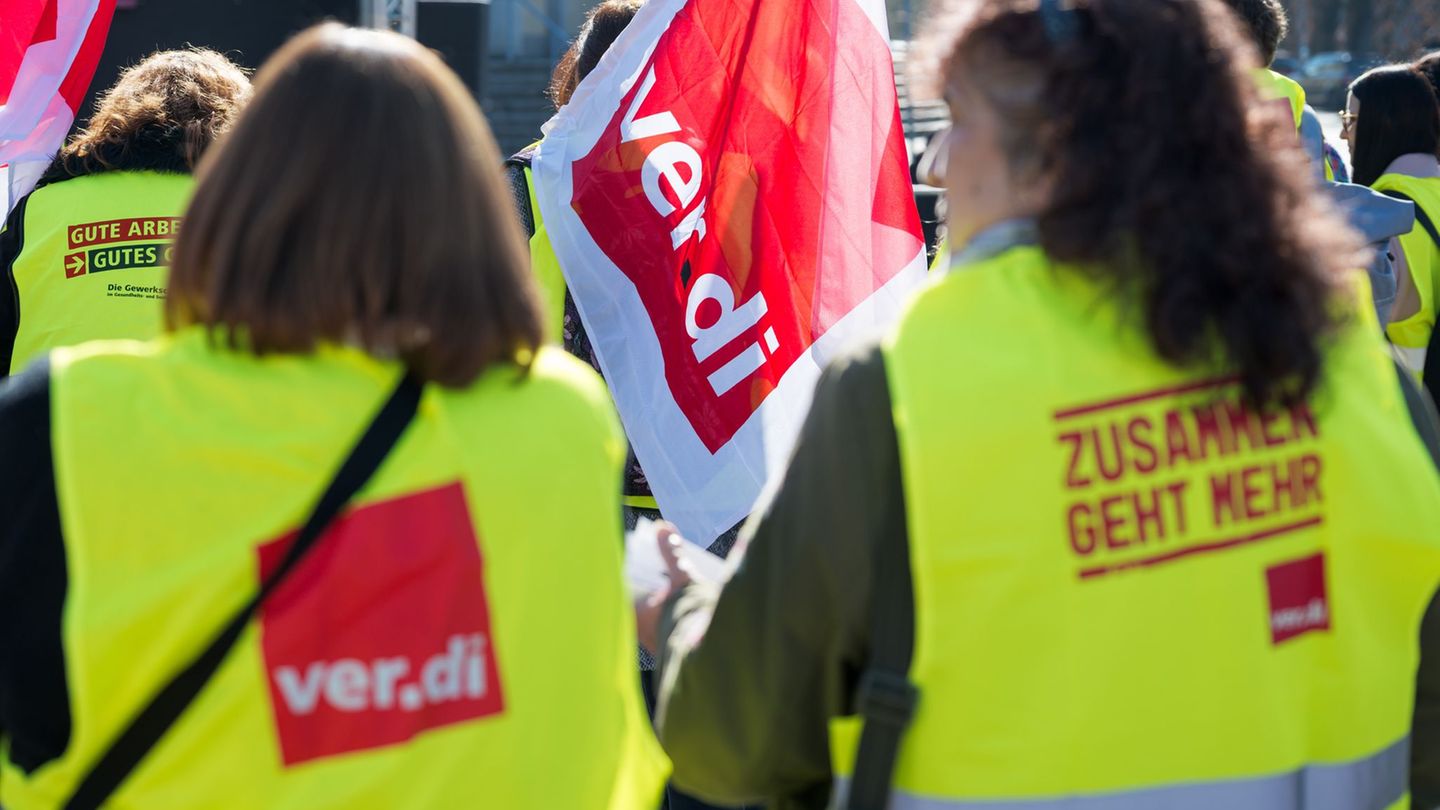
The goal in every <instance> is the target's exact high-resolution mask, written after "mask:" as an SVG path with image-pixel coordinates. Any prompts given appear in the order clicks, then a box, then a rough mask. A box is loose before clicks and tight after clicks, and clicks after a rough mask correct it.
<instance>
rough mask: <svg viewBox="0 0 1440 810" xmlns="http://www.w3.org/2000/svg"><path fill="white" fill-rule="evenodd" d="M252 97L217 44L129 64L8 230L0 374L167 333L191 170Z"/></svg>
mask: <svg viewBox="0 0 1440 810" xmlns="http://www.w3.org/2000/svg"><path fill="white" fill-rule="evenodd" d="M249 97H250V80H249V78H247V77H246V75H245V73H244V72H243V71H242V70H241V69H240V68H238V67H236V66H235V65H234V64H232V63H231V62H230V60H228V59H226V58H225V57H223V56H221V55H220V54H218V53H215V52H214V51H210V50H205V49H203V48H192V49H190V50H183V51H162V52H159V53H155V54H152V55H151V56H149V57H147V58H146V59H145V60H144V61H142V62H140V63H139V64H137V65H135V66H134V67H131V68H129V69H127V70H126V71H125V72H124V73H123V74H121V76H120V80H119V81H118V82H117V83H116V84H115V86H114V87H112V88H110V90H109V91H108V92H106V93H105V94H104V95H103V96H101V97H100V100H99V101H98V102H97V104H96V110H95V115H94V116H93V117H92V118H91V119H90V124H89V126H87V127H86V128H85V129H84V130H83V131H81V132H80V133H79V134H77V135H76V136H75V137H74V138H72V139H71V140H70V142H69V143H68V144H66V145H65V148H63V149H61V150H60V154H59V155H57V156H56V158H55V161H54V162H53V163H52V164H51V165H50V168H49V169H47V170H46V172H45V174H44V175H43V176H42V177H41V178H40V182H39V184H38V186H37V188H36V190H35V191H34V192H32V193H31V194H29V195H27V196H26V197H25V198H23V199H21V200H20V201H19V202H18V203H16V205H15V208H14V209H13V211H12V212H11V214H10V218H9V220H8V221H7V222H6V223H5V228H4V231H3V233H0V268H3V272H4V275H5V277H6V280H7V281H8V282H9V283H8V285H7V286H9V288H10V290H11V291H13V294H11V295H0V377H4V376H5V375H7V374H9V373H10V372H11V371H12V370H19V369H20V368H22V367H24V365H25V364H26V363H28V362H29V361H30V360H32V359H34V358H36V357H39V356H41V355H43V354H45V352H47V351H49V350H50V349H54V348H57V347H60V346H72V345H74V344H77V343H81V342H84V341H86V340H97V339H102V338H137V339H144V338H150V337H154V336H155V335H156V334H157V333H158V332H159V331H160V312H161V304H160V303H159V299H163V298H164V297H165V277H166V272H167V271H166V268H167V267H168V265H169V264H170V252H171V245H172V244H173V241H174V238H175V232H176V230H177V229H178V227H179V224H180V211H181V209H182V208H184V207H185V201H186V199H187V198H188V197H189V196H190V191H191V188H192V187H193V185H194V182H193V180H192V179H191V177H190V174H191V172H192V171H193V170H194V169H195V165H196V164H197V163H198V162H199V161H200V158H201V156H202V155H204V154H205V151H206V150H207V149H209V148H210V145H211V144H212V143H214V142H215V140H216V139H218V138H219V137H220V135H221V134H223V133H224V132H225V131H226V130H227V129H229V127H230V125H231V123H233V122H234V120H235V116H236V115H238V114H239V112H240V108H241V107H242V106H244V104H245V101H246V100H247V99H249Z"/></svg>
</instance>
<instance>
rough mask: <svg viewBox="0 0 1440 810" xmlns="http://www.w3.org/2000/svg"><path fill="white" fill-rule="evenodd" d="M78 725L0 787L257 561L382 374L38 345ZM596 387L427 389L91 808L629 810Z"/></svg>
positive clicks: (70, 764)
mask: <svg viewBox="0 0 1440 810" xmlns="http://www.w3.org/2000/svg"><path fill="white" fill-rule="evenodd" d="M52 358H53V360H52V363H53V365H52V381H51V397H52V413H53V431H54V434H53V446H54V453H55V467H56V470H57V480H56V490H57V495H58V498H59V504H60V512H61V516H62V523H63V525H64V529H65V542H66V558H67V560H66V561H67V570H68V572H69V586H68V587H69V590H68V594H67V602H66V605H65V622H64V631H63V639H64V646H65V654H66V661H67V662H68V675H69V684H68V686H69V693H70V698H71V707H72V712H73V716H74V718H75V722H74V731H73V735H72V737H71V739H70V745H69V748H68V749H67V750H66V752H65V754H64V756H63V757H62V758H61V759H59V760H57V761H55V762H52V763H49V764H47V765H45V766H43V767H41V768H40V769H38V770H37V771H36V772H35V773H33V774H29V775H27V774H24V773H22V772H20V771H19V770H18V769H16V768H15V767H14V766H13V765H11V764H9V763H8V762H6V763H5V765H4V772H3V775H0V803H3V804H4V805H5V807H7V808H9V810H40V809H41V808H44V809H45V810H53V808H55V807H58V806H59V805H60V803H61V802H62V801H63V800H64V798H65V797H66V796H67V795H68V794H69V792H70V791H71V790H72V789H73V787H74V786H75V784H76V782H77V780H78V779H79V778H80V777H81V775H82V774H83V773H84V772H85V771H86V769H87V768H88V767H89V766H90V764H91V763H92V762H94V761H95V759H96V757H97V756H98V755H99V753H100V752H101V751H102V750H103V749H104V748H105V746H106V745H107V744H108V743H109V742H110V741H111V739H112V738H113V737H114V735H115V734H116V733H117V732H118V731H119V729H120V728H121V727H122V726H123V724H124V723H125V722H126V721H127V720H128V719H129V718H130V717H131V716H132V714H133V713H134V712H135V711H137V709H138V708H139V707H140V706H141V705H142V704H144V703H145V702H146V701H147V700H148V699H149V698H150V697H151V694H152V692H153V691H154V690H155V689H156V688H157V686H158V685H159V684H162V683H164V682H166V680H167V679H168V678H169V677H170V676H171V675H172V674H173V672H174V671H175V670H176V668H177V666H179V665H181V664H182V663H184V662H186V661H188V660H189V659H190V657H191V656H192V655H194V654H195V653H196V652H197V651H198V650H199V649H200V648H201V646H202V645H203V644H204V643H205V642H206V641H207V640H208V639H209V638H210V636H211V634H213V633H214V632H215V631H216V629H217V628H218V627H220V626H221V624H222V622H224V621H225V620H226V619H227V618H228V617H229V616H230V615H231V614H232V612H233V611H234V610H235V609H236V608H237V607H238V606H239V605H240V604H241V603H242V600H244V599H246V598H248V597H249V596H250V595H251V594H253V593H254V592H255V590H256V588H257V582H258V578H259V572H261V571H262V570H268V566H270V565H273V564H275V562H276V561H277V560H278V555H279V554H280V552H281V551H283V549H284V547H285V543H287V542H288V539H289V538H290V537H291V536H293V532H294V531H295V530H296V528H297V527H298V525H299V524H300V523H301V522H302V521H303V520H304V519H305V518H306V516H307V515H308V513H309V511H310V509H311V507H312V504H313V501H314V499H315V498H317V497H318V496H319V493H320V492H321V491H322V490H323V489H324V487H325V486H326V485H327V483H328V479H329V477H330V476H331V475H333V471H334V470H335V468H336V467H337V466H338V465H339V462H340V461H341V460H342V457H343V456H344V454H345V453H346V452H347V451H348V450H349V449H350V446H351V445H352V444H353V442H354V441H355V438H356V436H358V435H359V433H360V431H361V430H362V429H363V428H364V426H365V425H366V424H367V422H368V421H369V420H370V419H371V418H372V416H373V414H374V413H375V411H376V410H377V409H378V407H379V405H380V403H381V402H382V401H383V400H384V398H385V396H386V394H387V393H388V391H389V390H390V389H391V388H392V387H393V386H394V384H395V381H396V379H397V377H398V374H399V372H398V369H397V367H396V365H395V364H394V363H390V362H379V361H376V360H374V359H371V358H370V357H368V356H366V355H365V354H363V353H361V352H359V351H356V350H352V349H346V348H325V349H322V350H319V351H317V352H316V353H315V354H314V355H311V356H294V355H273V356H269V357H266V358H254V357H251V356H248V355H243V354H237V353H232V352H226V351H223V350H220V349H216V348H213V347H211V346H210V345H209V344H208V342H207V340H206V337H205V336H204V335H203V334H201V333H200V332H199V331H196V330H186V331H182V332H180V333H177V334H176V335H173V336H167V337H163V338H160V339H157V340H155V341H152V342H150V343H130V342H107V343H95V344H90V345H87V346H83V347H78V348H74V349H66V350H61V351H57V352H55V353H54V354H53V355H52ZM623 460H624V443H623V442H622V440H621V434H620V429H619V425H618V424H617V422H616V420H615V417H614V412H613V410H612V408H611V405H610V403H609V398H608V397H607V395H606V392H605V388H604V385H603V384H602V383H601V381H600V380H599V378H598V376H596V375H595V374H594V373H593V372H591V371H590V370H589V369H588V368H585V367H584V365H583V364H582V363H580V362H579V361H576V360H574V359H573V358H569V357H567V356H565V355H564V354H563V353H562V352H560V351H559V350H557V349H548V348H547V349H542V350H541V351H540V353H539V355H538V357H537V359H536V362H535V364H534V367H533V369H532V370H531V372H530V374H529V376H528V377H527V378H523V379H517V374H516V373H515V372H514V371H513V370H512V369H510V368H508V367H507V368H497V369H493V370H491V371H488V372H486V373H485V374H484V375H483V376H482V377H481V378H480V380H479V381H477V382H476V383H474V384H472V385H471V386H469V387H467V388H465V389H462V390H452V389H445V388H441V387H439V386H434V385H432V386H429V387H427V388H426V390H425V392H424V396H423V399H422V401H421V404H420V409H419V412H418V414H417V416H416V418H415V421H414V423H412V424H411V425H410V427H409V429H408V430H407V432H406V434H405V435H404V436H403V437H402V438H401V440H400V442H399V444H398V445H397V447H396V448H395V450H394V451H393V453H392V454H391V456H390V457H389V458H388V459H387V460H386V462H385V464H384V465H383V466H382V467H381V468H380V469H379V471H378V473H377V474H376V476H375V477H374V478H373V479H372V481H371V483H370V484H369V485H368V486H367V487H366V488H365V489H364V490H362V492H361V493H360V495H359V496H358V497H357V499H356V502H355V504H354V505H352V507H351V508H350V509H349V510H347V513H346V515H345V516H343V518H342V521H341V522H340V523H338V524H336V526H335V527H333V528H332V530H331V531H330V532H329V533H327V535H326V537H325V538H324V539H323V540H322V541H321V545H320V546H319V547H317V548H316V549H315V550H314V551H313V552H312V555H311V556H310V557H309V558H307V561H306V563H305V564H304V565H303V566H302V568H301V569H299V570H297V571H296V572H295V574H294V577H293V579H292V580H291V582H290V584H289V585H287V586H285V587H282V589H281V590H280V591H277V593H276V594H275V598H274V600H273V601H272V602H270V603H269V605H268V607H266V608H265V609H264V611H262V615H261V616H260V617H259V618H258V619H257V621H255V622H253V623H252V625H251V627H250V628H248V629H247V631H246V633H245V635H244V636H243V637H242V638H241V640H240V642H239V643H238V645H237V646H236V648H235V650H234V651H232V652H231V654H230V656H229V658H228V659H227V660H226V661H225V663H224V665H223V666H222V667H221V669H220V670H219V672H218V673H217V674H216V676H215V678H214V680H212V681H211V682H210V683H209V684H208V686H207V687H206V689H205V691H204V692H202V693H201V694H200V696H199V697H198V698H197V700H196V702H195V704H194V705H192V706H191V708H190V709H189V711H188V712H186V714H185V715H184V716H182V717H181V718H180V720H179V722H178V723H177V724H176V725H175V726H174V728H172V729H171V730H170V733H169V734H168V735H167V736H166V737H165V738H164V739H163V740H162V741H161V742H160V744H159V746H158V747H157V748H156V749H155V750H154V751H152V752H151V754H150V756H149V758H148V759H147V760H146V761H145V762H144V763H143V764H142V765H141V767H140V768H139V770H137V771H136V772H135V774H134V775H133V776H132V777H131V778H130V780H129V781H127V782H126V783H125V784H124V785H123V786H122V787H121V788H120V790H119V792H118V793H117V794H116V796H115V798H114V799H113V801H112V802H110V803H109V804H108V805H107V807H111V808H121V809H123V808H134V809H135V810H190V809H191V808H201V807H203V808H221V809H222V810H223V809H224V808H255V807H266V808H293V809H294V810H301V809H302V808H303V809H304V810H320V809H321V808H351V809H361V808H377V810H378V809H379V808H384V810H394V808H447V809H448V808H466V807H473V808H532V807H533V808H602V809H605V810H622V809H623V810H649V808H653V807H654V806H655V804H656V803H657V802H658V801H659V795H660V789H661V785H662V783H663V782H664V779H665V776H666V773H667V771H668V763H667V762H666V760H665V758H664V755H663V753H661V751H660V749H659V746H658V743H657V742H656V741H655V739H654V737H653V735H652V733H651V731H650V727H649V723H648V722H647V720H646V717H645V709H644V705H643V702H642V699H641V696H640V692H639V686H638V683H637V677H636V673H635V631H634V620H633V618H632V613H631V610H632V608H631V606H630V602H629V599H628V596H627V589H626V586H625V583H624V581H623V578H622V574H621V537H620V521H619V517H618V511H619V503H618V493H617V490H616V486H615V483H616V480H617V478H618V477H619V475H620V469H621V464H622V462H623Z"/></svg>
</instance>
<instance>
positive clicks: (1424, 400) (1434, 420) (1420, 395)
mask: <svg viewBox="0 0 1440 810" xmlns="http://www.w3.org/2000/svg"><path fill="white" fill-rule="evenodd" d="M1395 373H1396V374H1398V375H1399V377H1400V390H1401V392H1402V393H1404V395H1405V407H1406V409H1408V410H1409V411H1410V421H1411V422H1413V423H1414V424H1415V432H1417V433H1419V434H1420V440H1421V441H1422V442H1424V444H1425V449H1426V450H1428V451H1430V460H1431V461H1433V462H1435V469H1436V470H1440V414H1437V412H1436V410H1435V402H1434V400H1432V399H1431V398H1430V395H1429V394H1428V393H1426V392H1425V390H1424V389H1422V388H1421V387H1420V386H1418V385H1416V384H1415V378H1414V377H1412V376H1410V372H1408V371H1406V370H1405V367H1404V366H1402V365H1400V364H1399V363H1398V362H1397V363H1396V364H1395Z"/></svg>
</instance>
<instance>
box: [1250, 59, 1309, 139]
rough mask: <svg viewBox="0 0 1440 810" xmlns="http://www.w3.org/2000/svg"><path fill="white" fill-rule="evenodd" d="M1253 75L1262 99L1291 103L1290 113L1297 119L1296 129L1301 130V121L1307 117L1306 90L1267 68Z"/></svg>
mask: <svg viewBox="0 0 1440 810" xmlns="http://www.w3.org/2000/svg"><path fill="white" fill-rule="evenodd" d="M1252 75H1254V77H1255V84H1256V85H1257V86H1258V87H1259V88H1260V95H1261V96H1262V97H1264V98H1266V99H1283V100H1284V101H1286V102H1288V103H1289V105H1290V112H1291V113H1292V114H1293V115H1294V117H1295V128H1296V129H1299V128H1300V120H1301V119H1302V118H1303V117H1304V115H1305V88H1303V87H1301V86H1300V84H1299V83H1298V82H1296V81H1295V80H1294V79H1291V78H1290V77H1288V76H1285V75H1282V74H1280V73H1276V72H1275V71H1273V70H1269V69H1267V68H1259V69H1257V70H1256V71H1255V72H1254V74H1252Z"/></svg>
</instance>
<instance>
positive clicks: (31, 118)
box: [0, 0, 115, 213]
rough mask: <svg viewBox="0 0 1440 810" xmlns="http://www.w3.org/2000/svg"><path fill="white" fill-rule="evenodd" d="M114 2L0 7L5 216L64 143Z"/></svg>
mask: <svg viewBox="0 0 1440 810" xmlns="http://www.w3.org/2000/svg"><path fill="white" fill-rule="evenodd" d="M114 13H115V0H0V195H5V198H4V200H3V201H4V202H5V210H6V212H7V213H8V212H9V210H10V208H11V207H12V206H14V204H15V203H16V201H18V200H19V199H20V198H21V197H23V196H25V195H26V194H28V193H29V192H30V189H31V188H33V187H34V186H35V181H36V180H38V179H39V178H40V175H41V174H42V173H44V171H45V167H46V166H47V165H48V164H49V162H50V160H51V159H52V158H54V157H55V153H56V152H57V151H59V149H60V147H61V146H62V145H63V144H64V143H65V136H66V134H68V133H69V132H70V125H71V124H73V123H74V122H75V115H76V113H77V112H78V111H79V109H80V104H81V102H83V101H84V99H85V91H86V90H87V89H88V88H89V87H90V79H91V78H93V77H94V75H95V66H96V65H97V64H99V62H100V53H101V52H102V51H103V50H104V49H105V37H106V35H107V34H108V33H109V32H110V18H111V17H112V16H114Z"/></svg>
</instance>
